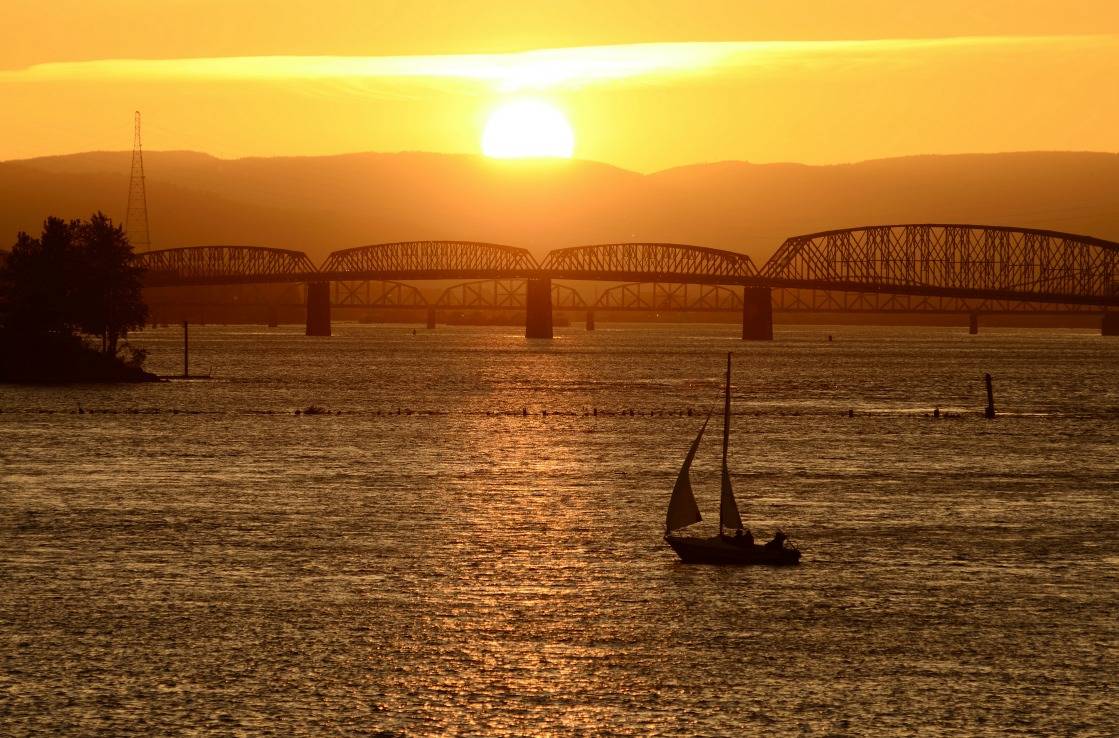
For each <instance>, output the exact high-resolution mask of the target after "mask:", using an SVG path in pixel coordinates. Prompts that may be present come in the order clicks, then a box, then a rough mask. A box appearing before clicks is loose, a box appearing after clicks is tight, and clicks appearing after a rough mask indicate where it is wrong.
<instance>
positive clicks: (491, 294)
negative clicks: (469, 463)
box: [435, 279, 587, 310]
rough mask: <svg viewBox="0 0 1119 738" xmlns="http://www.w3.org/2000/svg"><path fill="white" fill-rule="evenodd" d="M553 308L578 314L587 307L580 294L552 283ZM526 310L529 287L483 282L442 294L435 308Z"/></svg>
mask: <svg viewBox="0 0 1119 738" xmlns="http://www.w3.org/2000/svg"><path fill="white" fill-rule="evenodd" d="M551 295H552V307H553V308H554V309H556V310H577V309H582V308H585V307H587V303H586V301H585V300H584V299H583V296H582V295H580V294H579V292H578V291H577V290H575V289H573V288H571V287H568V286H567V285H564V284H556V283H554V282H553V283H552V285H551ZM527 306H528V284H527V282H526V280H523V279H483V280H478V281H475V282H463V283H462V284H456V285H452V286H451V287H448V288H447V289H445V290H444V291H443V294H441V295H440V296H439V299H438V300H437V301H436V302H435V307H437V308H439V309H441V310H443V309H446V310H524V309H526V308H527Z"/></svg>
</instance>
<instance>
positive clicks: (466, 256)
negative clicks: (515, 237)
mask: <svg viewBox="0 0 1119 738" xmlns="http://www.w3.org/2000/svg"><path fill="white" fill-rule="evenodd" d="M537 268H538V266H537V264H536V260H535V259H533V258H532V254H530V253H529V252H528V250H527V249H522V248H517V247H515V246H504V245H501V244H494V243H479V242H474V241H407V242H399V243H382V244H374V245H371V246H358V247H357V248H352V249H344V250H342V251H335V252H334V253H332V254H330V256H328V257H327V259H326V262H324V263H323V266H322V269H321V270H320V271H321V278H322V279H332V280H349V281H356V280H363V279H377V280H402V279H460V278H470V277H477V278H485V277H490V276H493V275H494V274H495V273H497V274H501V275H502V276H508V277H520V276H524V277H527V276H530V275H532V274H533V273H534V272H535V271H536V270H537Z"/></svg>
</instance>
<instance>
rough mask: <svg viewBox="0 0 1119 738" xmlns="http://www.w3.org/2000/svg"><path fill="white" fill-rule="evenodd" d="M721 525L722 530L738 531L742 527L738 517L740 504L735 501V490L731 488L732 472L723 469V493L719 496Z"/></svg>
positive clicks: (740, 519)
mask: <svg viewBox="0 0 1119 738" xmlns="http://www.w3.org/2000/svg"><path fill="white" fill-rule="evenodd" d="M719 525H720V527H722V528H730V529H731V530H737V529H738V528H741V527H742V518H741V517H739V515H738V503H736V502H735V501H734V490H732V489H731V486H730V472H729V471H727V468H726V466H724V467H723V484H722V492H721V494H720V496H719Z"/></svg>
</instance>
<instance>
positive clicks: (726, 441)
mask: <svg viewBox="0 0 1119 738" xmlns="http://www.w3.org/2000/svg"><path fill="white" fill-rule="evenodd" d="M729 445H730V352H729V351H728V352H727V382H726V389H725V391H724V393H723V470H722V472H723V474H722V478H723V479H726V478H727V477H729V476H730V473H729V470H728V469H727V446H729ZM724 507H725V505H721V504H720V505H719V531H720V532H721V531H722V530H723V524H724V523H725V522H726V520H724V517H725V512H724V511H723V508H724ZM740 525H741V523H740Z"/></svg>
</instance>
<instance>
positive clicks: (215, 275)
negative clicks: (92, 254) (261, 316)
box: [134, 246, 317, 287]
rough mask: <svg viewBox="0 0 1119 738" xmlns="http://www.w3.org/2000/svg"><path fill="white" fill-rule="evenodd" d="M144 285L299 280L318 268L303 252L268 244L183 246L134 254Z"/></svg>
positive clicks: (312, 274) (310, 274)
mask: <svg viewBox="0 0 1119 738" xmlns="http://www.w3.org/2000/svg"><path fill="white" fill-rule="evenodd" d="M134 262H135V264H136V265H137V266H140V267H142V268H143V269H144V270H145V271H144V275H143V282H144V286H145V287H167V286H186V285H220V284H246V283H258V284H260V283H269V282H300V281H306V280H308V279H313V278H314V277H315V273H316V272H317V270H316V269H315V265H314V264H312V263H311V260H310V259H309V258H308V257H307V255H306V254H305V253H303V252H302V251H290V250H288V249H277V248H271V247H268V246H184V247H181V248H174V249H160V250H158V251H144V252H141V253H138V254H136V255H135V256H134Z"/></svg>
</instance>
